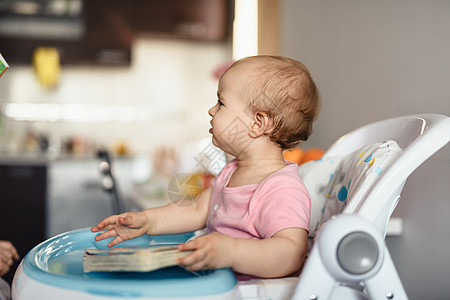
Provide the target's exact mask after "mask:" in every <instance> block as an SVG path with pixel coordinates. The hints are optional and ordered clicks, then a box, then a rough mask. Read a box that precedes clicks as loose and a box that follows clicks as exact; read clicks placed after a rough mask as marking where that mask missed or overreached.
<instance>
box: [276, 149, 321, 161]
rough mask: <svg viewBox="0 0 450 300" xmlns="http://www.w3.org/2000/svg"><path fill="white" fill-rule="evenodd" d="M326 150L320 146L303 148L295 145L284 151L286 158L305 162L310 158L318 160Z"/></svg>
mask: <svg viewBox="0 0 450 300" xmlns="http://www.w3.org/2000/svg"><path fill="white" fill-rule="evenodd" d="M324 153H325V150H323V149H320V148H311V149H308V150H303V149H302V148H299V147H295V148H292V149H288V150H285V151H284V152H283V157H284V159H286V160H288V161H292V162H294V163H297V164H299V165H300V164H303V163H305V162H308V161H310V160H316V159H319V158H321V157H322V156H323V154H324Z"/></svg>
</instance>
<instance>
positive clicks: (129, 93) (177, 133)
mask: <svg viewBox="0 0 450 300" xmlns="http://www.w3.org/2000/svg"><path fill="white" fill-rule="evenodd" d="M0 51H1V49H0ZM132 57H133V59H132V64H131V66H126V67H111V66H89V65H80V66H63V69H62V76H61V80H60V84H59V86H58V87H57V88H56V89H55V90H52V91H47V90H44V89H42V88H41V87H40V86H39V84H38V82H37V79H36V77H35V75H34V73H33V69H32V68H31V66H24V65H18V66H17V65H14V64H11V68H10V69H9V70H7V72H6V73H5V74H4V75H3V76H2V78H1V80H0V91H1V93H0V105H2V104H5V103H57V104H67V103H82V104H104V105H114V104H117V105H133V106H134V107H150V108H151V115H152V117H151V118H150V119H149V120H148V121H147V122H144V123H128V124H120V123H118V122H110V123H105V124H76V123H66V122H59V123H48V122H8V123H7V128H6V129H5V130H4V131H5V132H3V133H4V134H3V138H4V140H5V139H12V138H14V137H20V136H21V135H23V134H24V132H25V131H26V130H28V129H32V130H35V131H39V132H42V133H48V134H52V135H58V136H60V137H61V139H64V138H67V137H70V136H71V135H80V136H84V137H87V138H89V139H91V140H93V141H94V142H95V143H97V144H103V145H106V146H110V145H113V144H114V143H116V142H118V141H125V142H126V143H127V144H128V145H129V146H130V148H131V150H132V151H133V152H138V153H139V152H140V153H142V152H147V151H149V150H151V149H154V148H155V146H159V145H180V144H183V143H185V142H186V141H189V140H192V139H199V138H203V137H209V133H208V128H209V126H210V125H209V119H210V117H209V116H208V113H207V111H208V109H209V107H211V106H212V105H214V103H215V101H216V92H217V79H216V78H214V76H213V72H214V70H215V69H216V68H218V67H219V66H220V65H221V64H224V63H227V62H228V61H229V60H230V59H231V47H230V46H229V44H228V43H227V42H221V43H219V42H217V43H211V42H198V41H186V40H168V39H154V38H145V37H138V38H137V39H136V40H135V42H134V44H133V48H132ZM86 113H89V112H86ZM0 129H1V128H0ZM1 136H2V135H1V132H0V137H1ZM6 142H9V141H8V140H7V141H6Z"/></svg>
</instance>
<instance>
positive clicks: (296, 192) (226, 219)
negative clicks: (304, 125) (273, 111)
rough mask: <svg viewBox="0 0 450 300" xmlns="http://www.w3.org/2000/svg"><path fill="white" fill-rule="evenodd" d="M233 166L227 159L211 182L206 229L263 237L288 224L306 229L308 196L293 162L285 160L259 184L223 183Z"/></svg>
mask: <svg viewBox="0 0 450 300" xmlns="http://www.w3.org/2000/svg"><path fill="white" fill-rule="evenodd" d="M288 163H289V162H288ZM236 168H237V162H236V160H233V161H231V162H230V163H228V164H227V165H226V166H225V167H224V168H223V170H222V171H221V172H220V173H219V175H217V177H216V178H215V179H214V180H213V182H212V195H211V200H210V203H209V213H208V219H207V223H206V227H207V229H208V232H209V233H210V232H214V231H218V232H221V233H223V234H226V235H228V236H231V237H235V238H256V239H263V238H270V237H271V236H273V235H274V234H275V233H277V232H278V231H280V230H282V229H286V228H291V227H297V228H303V229H305V230H307V231H308V230H309V217H310V209H311V200H310V197H309V194H308V192H307V190H306V188H305V185H304V184H303V182H302V180H301V178H300V175H299V174H298V166H297V164H293V163H289V164H288V165H287V166H286V167H284V168H282V169H280V170H278V171H277V172H275V173H273V174H271V175H270V176H268V177H267V178H265V179H264V180H263V181H262V182H260V183H259V184H249V185H243V186H238V187H227V185H228V182H229V181H230V177H231V175H232V174H233V172H234V170H235V169H236Z"/></svg>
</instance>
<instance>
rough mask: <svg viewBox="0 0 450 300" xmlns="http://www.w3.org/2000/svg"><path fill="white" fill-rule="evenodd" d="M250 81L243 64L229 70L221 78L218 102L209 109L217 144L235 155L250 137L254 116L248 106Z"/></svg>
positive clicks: (213, 138) (211, 130) (214, 141)
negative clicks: (247, 89) (247, 84)
mask: <svg viewBox="0 0 450 300" xmlns="http://www.w3.org/2000/svg"><path fill="white" fill-rule="evenodd" d="M246 82H247V76H246V72H244V71H242V68H240V67H236V68H233V69H231V70H229V71H227V72H226V73H225V74H224V75H223V76H222V78H221V79H220V81H219V87H218V90H217V97H218V100H217V103H216V104H215V105H214V106H213V107H212V108H211V109H210V110H209V111H208V114H209V115H210V116H211V117H212V119H211V122H210V123H211V129H210V130H209V132H210V133H211V134H212V141H213V144H214V145H216V146H217V147H219V148H221V149H222V150H223V151H225V152H227V153H229V154H231V155H234V156H237V155H238V154H239V153H240V152H241V151H242V150H243V147H245V146H246V145H248V143H249V141H250V137H249V135H248V132H249V129H250V126H251V125H252V116H251V115H250V114H249V110H248V105H249V101H248V99H247V98H246V93H245V87H246Z"/></svg>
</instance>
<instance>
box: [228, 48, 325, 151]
mask: <svg viewBox="0 0 450 300" xmlns="http://www.w3.org/2000/svg"><path fill="white" fill-rule="evenodd" d="M239 66H251V67H252V68H251V69H249V78H248V79H249V80H248V86H246V96H247V97H249V98H248V99H249V100H250V101H249V106H248V108H247V109H248V111H249V113H251V114H252V115H253V114H254V113H256V112H264V113H266V114H267V115H268V116H269V118H271V120H272V121H273V127H272V129H271V130H270V131H269V132H267V133H266V136H268V137H269V138H270V140H272V141H273V142H275V143H277V144H278V145H279V146H280V147H281V148H282V149H289V148H292V147H294V146H295V145H297V144H298V143H299V142H301V141H306V140H307V139H308V137H309V136H310V135H311V133H312V124H313V122H314V121H315V119H316V118H317V115H318V113H319V110H320V96H319V90H318V89H317V87H316V84H315V83H314V81H313V79H312V77H311V74H310V73H309V71H308V69H307V68H306V67H305V66H304V65H303V64H302V63H301V62H298V61H296V60H293V59H290V58H286V57H281V56H266V55H259V56H251V57H246V58H243V59H241V60H238V61H237V62H235V63H234V64H233V65H232V66H231V67H230V68H229V69H228V70H227V72H228V71H229V70H230V69H233V68H236V67H239Z"/></svg>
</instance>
